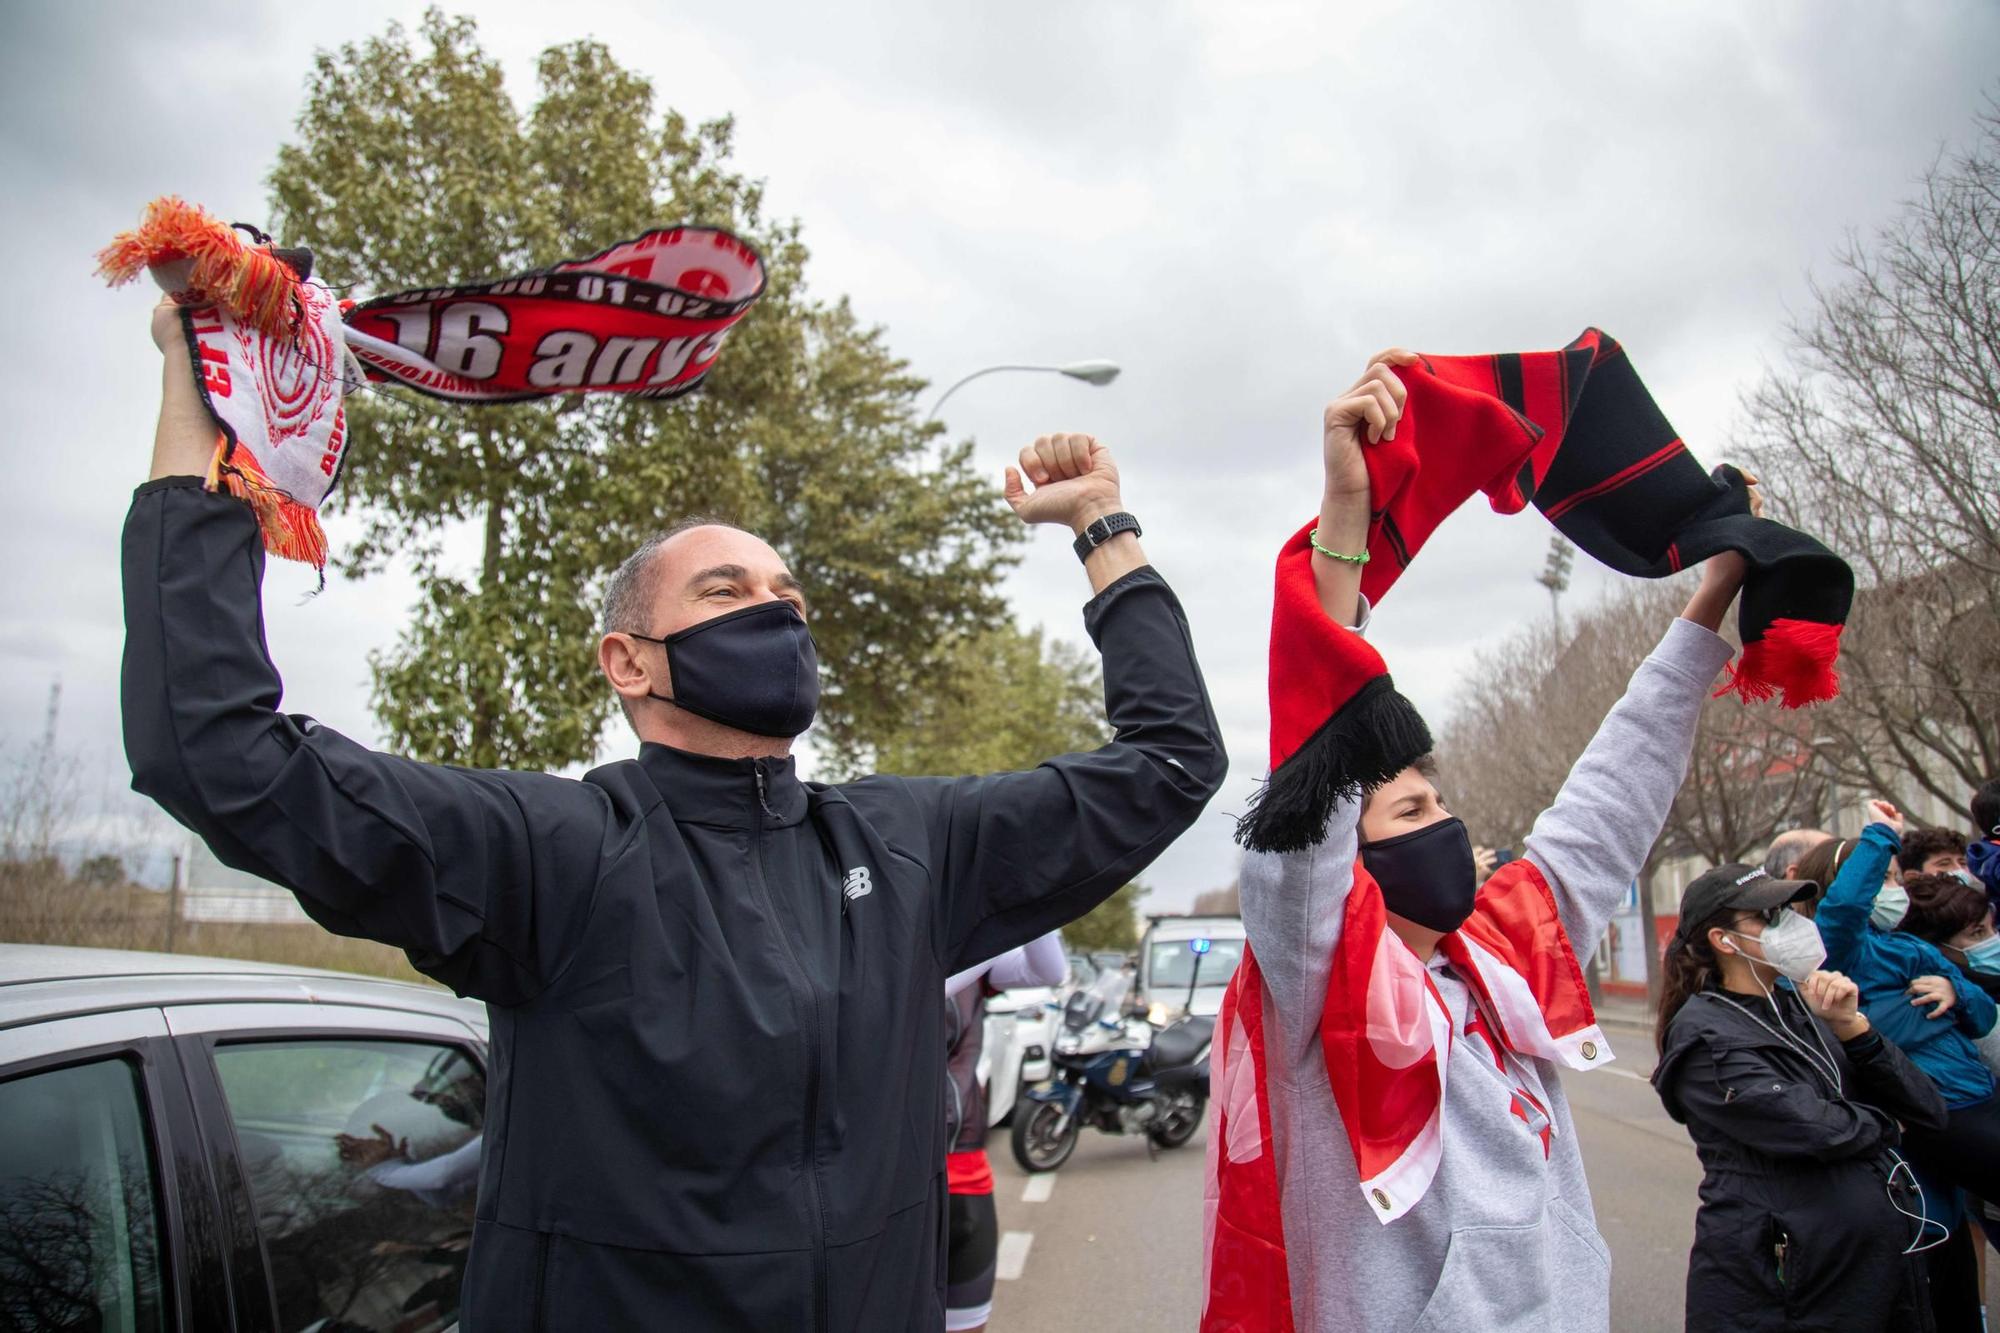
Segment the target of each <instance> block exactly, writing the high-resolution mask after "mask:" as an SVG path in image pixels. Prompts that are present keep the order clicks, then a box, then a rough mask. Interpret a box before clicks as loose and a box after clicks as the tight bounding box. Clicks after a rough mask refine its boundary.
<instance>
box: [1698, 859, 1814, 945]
mask: <svg viewBox="0 0 2000 1333" xmlns="http://www.w3.org/2000/svg"><path fill="white" fill-rule="evenodd" d="M1817 897H1819V885H1817V884H1815V883H1813V882H1812V881H1811V880H1809V879H1779V878H1778V877H1777V876H1775V875H1773V874H1772V873H1771V872H1770V871H1768V870H1766V869H1764V867H1762V866H1753V865H1745V864H1744V863H1743V862H1741V861H1730V862H1727V863H1726V864H1723V865H1719V866H1717V867H1715V869H1713V870H1704V871H1703V872H1702V873H1701V874H1699V875H1697V876H1695V879H1694V882H1693V883H1692V884H1690V885H1688V886H1687V890H1686V891H1685V892H1684V893H1682V894H1681V923H1680V925H1679V926H1677V927H1676V928H1675V930H1674V934H1675V935H1676V936H1682V935H1685V933H1686V932H1687V931H1688V930H1689V929H1690V928H1691V927H1693V926H1695V925H1697V924H1699V923H1700V922H1703V921H1706V920H1708V919H1709V918H1710V917H1712V916H1714V915H1715V914H1716V913H1717V912H1720V911H1721V910H1722V909H1723V908H1725V907H1736V908H1741V909H1742V910H1743V911H1746V912H1764V911H1769V910H1770V909H1771V908H1773V907H1783V906H1784V905H1785V904H1786V903H1795V902H1800V901H1804V900H1810V899H1813V898H1817Z"/></svg>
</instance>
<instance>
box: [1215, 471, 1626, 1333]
mask: <svg viewBox="0 0 2000 1333" xmlns="http://www.w3.org/2000/svg"><path fill="white" fill-rule="evenodd" d="M1398 433H1399V434H1400V432H1398ZM1438 948H1439V949H1440V950H1441V951H1442V952H1443V953H1444V955H1445V957H1446V958H1447V959H1448V960H1450V962H1451V964H1452V967H1453V968H1454V969H1455V970H1456V972H1457V974H1458V975H1459V976H1460V977H1461V978H1462V979H1464V981H1465V983H1466V985H1467V986H1468V987H1469V988H1470V989H1471V991H1472V994H1473V999H1474V1003H1475V1005H1476V1013H1477V1017H1478V1020H1479V1021H1480V1023H1481V1024H1482V1025H1483V1027H1484V1030H1485V1032H1486V1034H1487V1036H1488V1037H1489V1039H1491V1040H1492V1041H1493V1042H1494V1044H1495V1045H1496V1046H1498V1047H1504V1048H1505V1049H1506V1050H1509V1051H1511V1052H1513V1053H1514V1054H1516V1055H1521V1056H1534V1057H1538V1058H1540V1059H1543V1060H1550V1061H1554V1062H1556V1063H1559V1064H1563V1065H1567V1066H1568V1067H1569V1068H1571V1069H1594V1068H1596V1067H1598V1066H1599V1065H1602V1064H1605V1063H1607V1062H1609V1061H1610V1060H1611V1058H1612V1056H1611V1050H1610V1048H1609V1047H1608V1046H1607V1045H1606V1044H1605V1041H1604V1034H1603V1033H1602V1032H1600V1031H1599V1030H1598V1027H1597V1017H1596V1015H1595V1014H1594V1013H1593V1012H1592V1010H1591V1006H1590V995H1589V992H1588V991H1587V989H1586V988H1585V985H1584V980H1583V974H1582V972H1581V971H1580V970H1579V969H1578V967H1577V963H1576V955H1575V953H1574V952H1573V951H1572V950H1571V948H1570V945H1569V937H1568V936H1567V935H1566V934H1565V933H1564V931H1563V927H1562V922H1561V920H1560V919H1559V918H1558V917H1557V914H1556V905H1555V899H1554V897H1553V896H1552V895H1551V894H1550V892H1549V887H1548V884H1547V883H1546V882H1545V881H1544V880H1543V879H1542V876H1541V872H1540V871H1538V870H1536V869H1535V867H1534V866H1533V865H1531V864H1529V863H1528V862H1526V861H1513V862H1510V863H1508V864H1507V865H1505V866H1503V867H1501V869H1500V870H1499V872H1498V873H1496V874H1495V875H1494V876H1493V877H1492V878H1490V879H1488V880H1487V881H1486V883H1485V884H1483V885H1481V886H1480V890H1479V895H1478V898H1477V900H1476V902H1475V903H1474V906H1473V910H1472V915H1471V916H1470V917H1469V918H1467V920H1466V922H1465V924H1464V925H1462V926H1460V927H1459V928H1458V929H1457V930H1455V931H1453V932H1452V933H1451V934H1449V935H1446V936H1445V937H1444V938H1443V939H1442V940H1440V941H1439V942H1438ZM1264 1018H1265V1007H1264V983H1263V976H1262V974H1261V973H1260V972H1259V971H1258V968H1257V961H1256V957H1255V954H1254V952H1253V951H1248V950H1246V951H1245V953H1244V956H1243V962H1242V964H1241V966H1239V967H1238V968H1237V970H1236V975H1235V976H1234V977H1233V978H1232V979H1231V980H1230V984H1229V990H1228V991H1227V993H1226V994H1225V995H1224V997H1223V1002H1222V1012H1221V1014H1220V1016H1219V1017H1218V1019H1217V1025H1216V1032H1215V1044H1214V1047H1213V1051H1214V1057H1213V1059H1214V1086H1215V1096H1214V1101H1215V1123H1214V1124H1213V1125H1212V1126H1211V1127H1210V1131H1209V1139H1208V1184H1207V1191H1206V1197H1205V1209H1206V1211H1205V1219H1204V1221H1205V1227H1204V1246H1203V1261H1204V1270H1205V1276H1206V1279H1207V1281H1206V1286H1207V1301H1206V1304H1205V1305H1204V1307H1203V1310H1202V1318H1201V1328H1202V1330H1203V1333H1291V1330H1292V1328H1293V1322H1292V1304H1291V1273H1290V1269H1289V1267H1288V1266H1287V1258H1286V1242H1285V1226H1284V1212H1283V1201H1282V1195H1281V1191H1280V1188H1279V1174H1278V1168H1277V1162H1276V1158H1275V1154H1274V1152H1273V1148H1272V1136H1271V1100H1270V1092H1269V1086H1270V1085H1269V1082H1268V1080H1267V1077H1266V1075H1267V1070H1268V1064H1267V1060H1268V1053H1267V1052H1268V1045H1267V1042H1266V1040H1265V1035H1264ZM1452 1040H1453V1034H1452V1024H1451V1014H1450V1012H1449V1010H1447V1009H1446V1007H1445V1003H1444V998H1443V997H1442V996H1441V995H1439V994H1438V990H1437V986H1436V985H1435V984H1434V983H1433V982H1432V980H1431V977H1430V972H1429V970H1428V969H1426V968H1425V966H1424V965H1423V963H1422V962H1420V961H1419V960H1418V958H1417V956H1416V955H1415V954H1413V953H1411V952H1410V950H1409V949H1408V948H1407V947H1406V946H1405V945H1404V944H1403V942H1402V940H1401V939H1399V938H1398V937H1397V936H1396V933H1395V932H1394V931H1392V930H1390V929H1389V928H1388V920H1387V911H1386V909H1385V908H1384V906H1383V903H1382V890H1381V889H1380V887H1378V886H1377V885H1376V883H1375V881H1374V879H1373V878H1371V877H1370V876H1369V874H1368V872H1367V871H1365V870H1363V869H1362V868H1361V867H1360V865H1359V864H1358V863H1357V865H1356V866H1355V870H1354V887H1353V889H1352V891H1351V892H1350V893H1349V894H1348V897H1347V908H1346V915H1345V917H1344V919H1343V921H1342V924H1341V935H1340V942H1339V944H1338V945H1337V946H1336V947H1335V950H1334V957H1333V969H1332V972H1331V974H1330V975H1329V977H1328V979H1327V988H1326V1008H1325V1011H1324V1014H1323V1015H1322V1017H1321V1019H1320V1050H1321V1053H1322V1055H1323V1056H1324V1057H1325V1060H1326V1070H1327V1076H1328V1080H1329V1082H1330V1084H1331V1086H1332V1090H1333V1100H1334V1105H1335V1106H1337V1107H1338V1108H1339V1109H1340V1121H1341V1125H1342V1127H1343V1128H1344V1129H1345V1130H1346V1131H1347V1148H1348V1152H1349V1153H1350V1154H1351V1155H1352V1157H1353V1160H1354V1163H1355V1168H1356V1178H1357V1180H1358V1183H1359V1187H1360V1190H1361V1192H1362V1195H1363V1196H1364V1198H1366V1200H1367V1202H1368V1208H1369V1211H1370V1212H1372V1213H1373V1214H1374V1215H1375V1217H1376V1218H1377V1219H1378V1220H1380V1221H1381V1222H1382V1223H1384V1224H1385V1225H1386V1224H1388V1223H1391V1222H1394V1221H1395V1220H1396V1219H1397V1218H1399V1217H1401V1216H1403V1214H1405V1213H1407V1212H1409V1211H1410V1209H1412V1208H1414V1207H1416V1205H1417V1204H1418V1203H1419V1202H1420V1201H1421V1200H1422V1199H1423V1197H1424V1195H1425V1193H1426V1192H1428V1190H1429V1189H1430V1184H1431V1181H1432V1179H1433V1178H1434V1177H1435V1176H1436V1174H1437V1169H1438V1163H1439V1160H1440V1159H1441V1157H1442V1156H1443V1152H1444V1125H1443V1117H1444V1107H1445V1075H1446V1070H1447V1068H1448V1057H1449V1054H1450V1051H1451V1043H1452ZM1521 1095H1525V1094H1517V1098H1516V1102H1515V1106H1514V1112H1515V1114H1516V1115H1518V1116H1520V1117H1521V1118H1522V1120H1523V1121H1528V1120H1529V1113H1528V1110H1527V1108H1526V1107H1524V1106H1523V1104H1522V1103H1521V1101H1520V1100H1519V1098H1520V1096H1521ZM1535 1109H1536V1110H1537V1111H1538V1112H1541V1113H1542V1115H1543V1116H1544V1117H1545V1115H1546V1112H1545V1111H1542V1108H1539V1107H1537V1108H1535ZM1543 1143H1544V1149H1545V1150H1546V1145H1547V1138H1546V1131H1544V1139H1543ZM1290 1146H1291V1151H1292V1152H1294V1153H1309V1154H1315V1155H1317V1154H1319V1153H1322V1152H1326V1151H1338V1149H1337V1148H1330V1147H1329V1145H1327V1144H1325V1143H1323V1142H1322V1141H1320V1140H1319V1139H1316V1138H1314V1137H1311V1131H1310V1130H1306V1131H1304V1132H1303V1133H1302V1134H1301V1136H1300V1139H1299V1141H1295V1142H1294V1143H1292V1144H1291V1145H1290Z"/></svg>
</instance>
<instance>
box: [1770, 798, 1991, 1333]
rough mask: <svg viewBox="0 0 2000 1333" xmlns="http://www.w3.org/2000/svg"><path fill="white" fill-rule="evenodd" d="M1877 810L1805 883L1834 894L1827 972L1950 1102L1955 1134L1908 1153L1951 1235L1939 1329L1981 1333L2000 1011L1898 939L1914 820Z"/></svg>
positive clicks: (1942, 1256)
mask: <svg viewBox="0 0 2000 1333" xmlns="http://www.w3.org/2000/svg"><path fill="white" fill-rule="evenodd" d="M1869 809H1870V810H1871V811H1872V813H1873V814H1874V816H1875V818H1874V820H1873V822H1871V823H1870V824H1869V825H1868V827H1867V828H1865V829H1863V830H1862V833H1861V836H1860V837H1859V838H1852V839H1839V840H1836V841H1834V842H1829V843H1822V844H1821V845H1820V846H1818V847H1815V848H1814V849H1813V850H1812V851H1811V852H1809V853H1807V855H1806V857H1805V858H1804V860H1803V861H1801V862H1800V865H1799V877H1800V878H1802V879H1810V880H1814V881H1816V882H1818V883H1820V884H1824V885H1826V886H1827V887H1826V893H1825V895H1824V896H1823V897H1822V898H1821V899H1820V901H1819V903H1818V905H1817V909H1816V911H1815V913H1814V915H1815V919H1816V920H1817V922H1818V925H1819V933H1820V938H1821V939H1822V940H1823V941H1825V944H1826V954H1827V962H1826V966H1827V967H1828V968H1830V969H1833V970H1835V971H1839V972H1843V973H1845V974H1846V975H1847V976H1849V977H1851V978H1852V979H1853V980H1854V982H1855V983H1856V984H1857V985H1858V986H1860V988H1861V1007H1862V1011H1863V1012H1864V1013H1866V1014H1867V1015H1868V1019H1869V1022H1871V1023H1872V1024H1874V1026H1875V1028H1876V1029H1877V1030H1878V1031H1880V1032H1881V1034H1882V1035H1883V1037H1885V1038H1886V1039H1887V1040H1889V1041H1892V1042H1894V1043H1895V1044H1896V1045H1897V1046H1899V1047H1901V1048H1902V1049H1903V1051H1904V1052H1905V1053H1906V1054H1907V1055H1908V1056H1909V1057H1910V1059H1911V1061H1912V1062H1913V1063H1915V1064H1916V1066H1917V1067H1918V1068H1919V1069H1921V1070H1923V1071H1924V1072H1925V1073H1926V1074H1929V1075H1930V1076H1931V1081H1932V1082H1933V1083H1935V1084H1936V1085H1937V1090H1938V1094H1939V1095H1940V1096H1941V1097H1942V1098H1943V1099H1944V1103H1945V1107H1946V1110H1947V1111H1948V1113H1949V1114H1948V1117H1947V1120H1946V1123H1945V1126H1944V1128H1943V1129H1934V1130H1925V1129H1919V1128H1915V1127H1912V1128H1911V1130H1910V1132H1909V1134H1908V1135H1907V1136H1906V1137H1905V1139H1904V1150H1905V1152H1906V1153H1907V1155H1908V1156H1909V1158H1910V1161H1911V1162H1912V1163H1913V1164H1914V1165H1915V1167H1916V1168H1917V1171H1918V1174H1919V1176H1920V1177H1921V1178H1922V1179H1923V1180H1924V1182H1925V1183H1926V1186H1927V1188H1926V1189H1925V1198H1926V1203H1927V1209H1928V1215H1929V1217H1930V1218H1931V1219H1932V1220H1934V1221H1936V1222H1938V1223H1939V1224H1940V1225H1941V1226H1942V1227H1943V1228H1945V1229H1946V1230H1944V1231H1933V1232H1931V1233H1930V1234H1932V1235H1934V1236H1938V1237H1940V1238H1941V1243H1939V1244H1938V1245H1937V1246H1936V1248H1935V1249H1934V1250H1933V1251H1932V1252H1931V1254H1930V1256H1929V1259H1930V1277H1931V1298H1932V1310H1933V1313H1934V1314H1935V1315H1936V1317H1937V1324H1938V1328H1939V1329H1940V1331H1941V1333H1942V1331H1944V1330H1950V1329H1954V1328H1964V1329H1970V1330H1977V1329H1979V1328H1980V1327H1981V1319H1980V1310H1979V1292H1978V1269H1977V1265H1976V1261H1975V1257H1974V1256H1975V1254H1976V1251H1975V1249H1974V1247H1973V1245H1972V1237H1971V1232H1970V1230H1969V1229H1968V1226H1967V1224H1966V1222H1965V1217H1964V1210H1963V1208H1962V1206H1961V1203H1960V1199H1959V1196H1958V1191H1959V1190H1960V1189H1964V1190H1969V1191H1970V1192H1971V1193H1973V1194H1974V1195H1976V1196H1978V1197H1980V1198H1982V1199H1984V1198H1995V1197H2000V1099H1996V1098H1995V1096H1994V1093H1995V1088H1996V1085H1995V1081H1994V1076H1993V1071H1992V1069H1990V1068H1989V1067H1988V1066H1987V1063H1986V1059H1985V1057H1984V1056H1983V1055H1982V1053H1981V1050H1980V1047H1979V1046H1978V1045H1977V1044H1976V1043H1978V1042H1979V1041H1980V1040H1981V1039H1982V1038H1986V1037H1989V1036H1990V1035H1991V1034H1992V1033H1993V1031H1994V1026H1995V1024H1996V1022H2000V1008H1997V1007H1996V1006H1995V1004H1994V1002H1993V1000H1992V998H1991V997H1990V996H1988V995H1987V994H1986V992H1985V991H1984V990H1983V989H1982V988H1981V987H1979V986H1978V985H1976V984H1974V983H1973V981H1972V980H1971V979H1970V978H1968V977H1967V976H1966V975H1965V974H1964V973H1963V972H1961V971H1960V970H1959V969H1958V968H1957V967H1956V966H1954V965H1953V964H1952V962H1951V960H1950V959H1948V958H1946V957H1945V956H1944V955H1943V954H1942V953H1940V952H1939V951H1938V948H1937V946H1936V945H1934V944H1932V943H1930V942H1929V941H1928V940H1924V939H1921V938H1919V937H1918V936H1916V935H1913V934H1910V933H1908V932H1905V931H1901V930H1898V929H1897V928H1896V927H1898V926H1900V925H1901V924H1902V921H1903V918H1904V916H1905V915H1906V914H1907V913H1908V911H1909V896H1908V894H1907V893H1906V892H1905V890H1904V888H1903V884H1902V876H1901V874H1900V871H1899V870H1898V868H1897V867H1896V857H1897V854H1898V853H1899V852H1900V851H1901V850H1902V834H1903V816H1902V814H1901V812H1899V811H1898V810H1897V809H1896V808H1895V807H1894V806H1892V805H1890V804H1889V803H1888V802H1886V801H1871V802H1870V803H1869ZM1989 1046H1990V1043H1989Z"/></svg>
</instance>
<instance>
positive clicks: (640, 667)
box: [597, 634, 668, 700]
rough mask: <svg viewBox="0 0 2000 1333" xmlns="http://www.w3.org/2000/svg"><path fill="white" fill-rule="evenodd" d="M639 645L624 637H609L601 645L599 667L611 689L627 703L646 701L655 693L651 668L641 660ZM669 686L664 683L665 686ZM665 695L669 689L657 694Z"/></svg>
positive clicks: (615, 635) (598, 650)
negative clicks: (629, 701) (646, 698)
mask: <svg viewBox="0 0 2000 1333" xmlns="http://www.w3.org/2000/svg"><path fill="white" fill-rule="evenodd" d="M642 651H643V649H642V648H641V646H640V644H639V641H638V640H636V639H633V638H631V637H629V636H627V635H624V634H607V635H605V636H604V637H603V639H601V640H599V641H598V645H597V665H598V667H599V668H600V669H601V670H602V671H603V672H604V678H605V679H606V680H608V681H610V682H611V688H612V689H613V690H614V691H615V692H617V693H618V694H619V695H620V696H621V697H623V698H626V699H633V700H637V699H643V698H645V697H646V696H647V695H648V694H650V693H653V692H654V691H653V689H652V679H653V678H652V672H651V668H650V667H649V666H648V665H647V663H645V662H644V661H642V660H641V657H640V654H641V652H642ZM665 683H666V682H664V681H662V682H661V684H662V685H663V686H664V685H665ZM658 692H659V693H661V694H666V693H668V691H667V690H666V689H664V688H663V689H661V690H659V691H658Z"/></svg>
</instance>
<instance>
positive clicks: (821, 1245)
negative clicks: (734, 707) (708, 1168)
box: [750, 761, 832, 1333]
mask: <svg viewBox="0 0 2000 1333" xmlns="http://www.w3.org/2000/svg"><path fill="white" fill-rule="evenodd" d="M751 771H752V772H753V773H755V774H756V776H757V827H756V830H755V832H754V834H753V838H754V840H755V844H756V845H755V846H754V847H753V848H752V850H751V855H750V867H751V870H752V872H753V873H754V874H755V876H756V880H757V888H758V890H759V892H761V893H762V894H763V897H764V910H765V911H766V912H768V913H770V916H771V924H772V925H773V926H774V927H776V929H777V932H778V940H779V942H780V943H782V944H783V945H784V947H785V961H786V962H787V963H788V964H790V967H791V972H792V977H793V980H794V982H795V983H796V984H797V986H798V987H799V989H801V990H803V991H804V992H805V996H806V1005H805V1012H806V1114H805V1155H806V1192H807V1193H808V1194H810V1195H811V1196H812V1201H813V1212H814V1214H815V1215H816V1216H817V1217H818V1218H819V1230H818V1231H817V1232H816V1233H815V1234H814V1236H813V1327H814V1328H815V1329H817V1330H818V1331H819V1333H826V1331H827V1328H828V1326H829V1323H828V1310H827V1306H828V1298H827V1258H826V1238H827V1233H828V1232H829V1231H830V1230H831V1229H832V1228H831V1226H830V1225H829V1223H828V1220H827V1215H826V1199H825V1198H824V1197H823V1195H822V1194H821V1192H820V1184H819V1079H820V1049H819V996H818V994H816V993H815V992H814V990H813V985H812V978H811V977H810V976H808V975H807V974H806V970H805V967H804V966H803V965H802V964H801V963H800V962H799V955H798V952H797V950H795V949H794V948H793V947H792V937H791V932H790V931H789V930H788V929H787V928H786V926H785V923H784V920H783V919H782V918H781V917H780V916H779V915H778V904H777V900H776V899H775V898H774V897H773V896H772V894H771V885H770V881H768V880H767V879H765V877H764V816H765V815H766V814H767V813H769V812H770V807H769V806H768V805H766V804H765V803H764V802H765V798H766V792H765V790H764V769H763V767H762V766H761V765H760V764H755V763H754V761H753V767H752V769H751Z"/></svg>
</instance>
